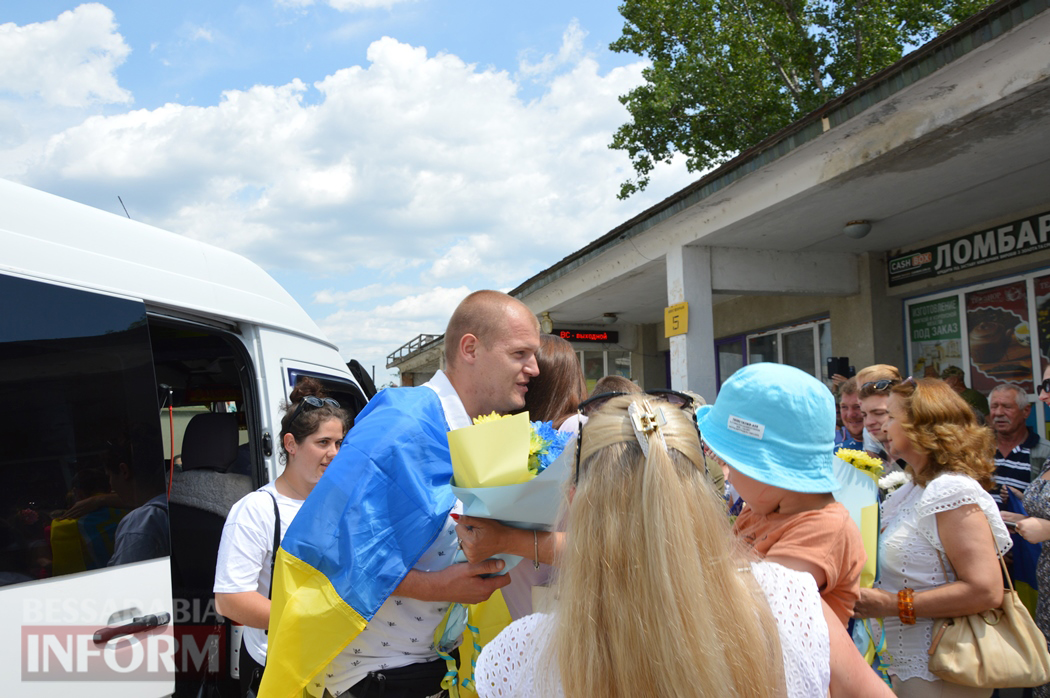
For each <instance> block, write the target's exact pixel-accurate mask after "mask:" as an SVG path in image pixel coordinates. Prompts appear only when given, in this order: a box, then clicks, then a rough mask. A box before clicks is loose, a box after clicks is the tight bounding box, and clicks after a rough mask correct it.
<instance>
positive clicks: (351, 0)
mask: <svg viewBox="0 0 1050 698" xmlns="http://www.w3.org/2000/svg"><path fill="white" fill-rule="evenodd" d="M405 2H415V0H325V4H326V5H328V6H329V7H331V8H332V9H334V10H338V11H340V12H356V11H358V10H372V9H376V8H390V7H393V6H394V5H398V4H401V3H405ZM275 4H276V5H278V6H281V7H291V8H295V9H300V8H304V7H310V6H312V5H316V4H317V2H316V0H275Z"/></svg>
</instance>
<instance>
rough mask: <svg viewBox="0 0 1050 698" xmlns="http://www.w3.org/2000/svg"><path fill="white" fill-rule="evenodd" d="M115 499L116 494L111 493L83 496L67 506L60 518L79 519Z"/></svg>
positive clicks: (109, 504) (111, 502)
mask: <svg viewBox="0 0 1050 698" xmlns="http://www.w3.org/2000/svg"><path fill="white" fill-rule="evenodd" d="M115 500H116V495H114V494H113V493H109V494H94V495H91V496H90V497H85V498H84V499H81V500H80V501H79V502H77V503H76V504H74V505H73V506H71V507H69V509H68V510H67V511H66V512H64V513H63V514H62V516H61V517H60V518H63V519H79V518H83V517H85V516H87V515H88V514H90V513H91V512H93V511H98V510H99V509H101V508H102V507H105V506H111V505H112V504H113V502H114V501H115Z"/></svg>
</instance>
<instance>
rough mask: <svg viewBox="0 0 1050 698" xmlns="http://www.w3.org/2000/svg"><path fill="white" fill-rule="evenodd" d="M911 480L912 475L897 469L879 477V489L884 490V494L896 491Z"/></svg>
mask: <svg viewBox="0 0 1050 698" xmlns="http://www.w3.org/2000/svg"><path fill="white" fill-rule="evenodd" d="M908 482H911V475H908V473H905V472H902V471H897V472H895V473H890V474H889V475H886V476H885V477H880V478H879V489H880V490H882V493H883V494H884V495H887V494H889V493H890V492H894V491H896V490H897V489H899V488H900V487H901V486H902V485H904V484H905V483H908Z"/></svg>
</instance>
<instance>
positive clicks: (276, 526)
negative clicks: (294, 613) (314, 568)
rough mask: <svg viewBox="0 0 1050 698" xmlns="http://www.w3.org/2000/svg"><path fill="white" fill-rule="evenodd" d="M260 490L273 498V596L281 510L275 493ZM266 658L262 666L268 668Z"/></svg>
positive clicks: (269, 591) (271, 580)
mask: <svg viewBox="0 0 1050 698" xmlns="http://www.w3.org/2000/svg"><path fill="white" fill-rule="evenodd" d="M259 491H260V492H266V493H267V494H269V495H270V499H271V500H273V552H272V553H271V554H270V588H269V589H268V590H267V593H266V597H267V598H270V599H272V598H273V570H274V568H275V567H276V566H277V549H278V548H280V510H278V509H277V498H276V496H274V495H273V492H270V491H267V490H265V489H260V490H259ZM262 632H264V633H265V634H267V635H269V634H270V629H269V628H267V629H266V630H264V631H262ZM266 659H267V660H269V659H270V653H269V652H267V653H266ZM265 661H266V660H264V664H262V667H264V669H265V668H266V663H265Z"/></svg>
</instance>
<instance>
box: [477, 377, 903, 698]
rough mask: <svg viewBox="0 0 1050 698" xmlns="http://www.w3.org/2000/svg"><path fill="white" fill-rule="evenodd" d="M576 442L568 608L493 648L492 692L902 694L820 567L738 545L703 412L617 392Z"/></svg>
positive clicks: (679, 697)
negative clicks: (702, 432) (798, 567)
mask: <svg viewBox="0 0 1050 698" xmlns="http://www.w3.org/2000/svg"><path fill="white" fill-rule="evenodd" d="M580 443H581V449H580V453H579V454H578V456H577V457H578V459H579V460H578V461H577V466H576V474H575V477H574V483H575V484H574V486H573V488H572V489H571V490H570V494H569V502H570V504H569V508H568V527H567V533H566V536H567V540H566V544H565V548H564V551H563V553H562V557H561V558H560V560H559V562H560V563H561V566H560V570H559V579H558V587H557V597H558V600H557V604H556V610H555V611H554V612H553V613H552V614H549V615H548V614H533V615H529V616H526V617H524V618H521V619H519V620H517V621H515V622H514V623H512V624H511V625H510V626H508V627H507V629H506V630H504V631H503V632H502V633H500V635H499V636H498V637H496V638H495V640H493V641H492V642H490V643H489V644H488V645H487V646H486V647H485V649H484V651H483V652H482V653H481V656H480V658H479V660H478V664H477V669H476V673H475V681H476V690H477V692H478V694H479V696H481V698H489V697H491V696H499V697H501V698H507V697H509V696H523V697H533V696H535V697H537V698H538V697H540V696H545V697H546V696H551V697H557V696H577V697H584V696H586V697H588V698H590V697H592V696H603V697H610V698H618V697H620V696H623V697H626V696H674V697H675V698H692V697H699V696H729V697H740V698H743V697H745V696H746V697H747V698H751V697H755V698H763V697H770V698H771V697H773V696H785V695H787V696H793V697H794V696H797V697H799V698H802V697H803V696H807V697H808V696H821V697H822V696H825V695H827V693H828V688H829V682H830V683H831V686H832V689H833V690H832V693H833V695H836V696H837V695H840V694H841V695H849V694H853V695H873V696H877V695H882V696H892V694H891V693H890V691H889V688H888V687H887V686H886V685H885V684H884V683H882V682H881V681H879V680H878V678H877V677H876V676H875V674H874V673H873V672H872V671H871V670H870V669H869V668H868V667H867V665H865V664H864V661H863V659H861V657H860V655H859V654H858V653H857V651H856V649H855V648H854V647H853V644H852V642H851V641H850V639H849V637H848V635H846V632H845V630H844V628H843V627H842V624H841V623H839V622H838V621H834V622H832V623H830V624H829V622H828V620H827V618H828V617H830V618H834V616H833V615H830V614H831V612H830V610H825V609H826V607H824V606H823V604H822V602H821V600H820V596H819V595H818V593H817V588H816V585H815V584H814V582H813V578H812V577H810V576H809V575H807V574H804V573H801V572H796V571H793V570H789V569H787V568H784V567H781V566H779V565H777V564H775V563H767V562H752V561H750V560H749V559H748V557H747V554H746V553H745V552H744V551H743V550H742V549H741V548H740V547H739V545H738V544H737V543H736V541H735V540H734V538H733V536H732V535H731V533H730V528H729V521H728V518H727V516H726V511H725V503H724V500H722V499H721V498H719V497H717V496H716V495H715V493H714V491H713V490H712V489H711V486H710V485H709V484H708V482H707V480H706V478H705V475H704V471H705V463H704V458H703V455H702V452H701V449H700V443H699V439H698V438H697V431H696V427H695V424H694V422H693V420H692V418H691V416H689V415H688V414H687V413H685V412H683V411H682V410H680V409H679V408H677V407H675V406H673V405H671V404H669V403H666V402H662V401H658V400H655V399H653V398H649V397H645V396H625V397H619V398H614V399H612V400H610V401H609V402H608V403H607V404H606V405H605V406H604V407H603V408H602V409H601V410H600V411H598V412H597V413H595V414H594V415H592V416H591V417H590V420H589V421H588V422H587V424H586V426H585V427H584V428H583V429H582V430H581V434H580ZM581 456H582V457H581ZM826 614H827V615H826ZM829 628H830V629H831V634H830V635H829ZM833 674H834V676H835V679H837V682H838V683H837V684H836V681H835V680H832V675H833ZM846 685H851V687H852V688H855V689H856V692H854V691H847V690H843V691H841V692H839V691H836V690H835V689H836V687H837V686H839V687H841V686H846Z"/></svg>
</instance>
